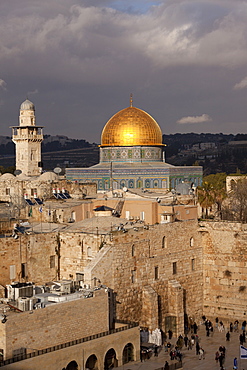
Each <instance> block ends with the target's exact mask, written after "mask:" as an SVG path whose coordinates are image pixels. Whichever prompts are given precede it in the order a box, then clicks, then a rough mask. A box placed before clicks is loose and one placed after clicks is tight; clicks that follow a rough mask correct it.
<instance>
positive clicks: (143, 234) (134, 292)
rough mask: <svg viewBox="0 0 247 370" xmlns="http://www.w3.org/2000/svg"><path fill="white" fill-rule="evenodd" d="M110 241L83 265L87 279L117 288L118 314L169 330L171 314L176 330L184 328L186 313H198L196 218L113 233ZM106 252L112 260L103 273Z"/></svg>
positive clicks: (199, 277) (199, 254) (199, 271)
mask: <svg viewBox="0 0 247 370" xmlns="http://www.w3.org/2000/svg"><path fill="white" fill-rule="evenodd" d="M112 243H113V247H112V248H110V249H109V251H108V253H106V254H105V255H104V256H102V259H101V260H100V261H99V263H98V264H94V265H92V264H90V265H88V266H87V275H86V277H87V279H88V280H87V281H86V282H87V283H89V284H90V281H91V280H92V277H93V276H96V277H97V278H98V279H100V281H101V282H102V283H103V284H105V285H107V286H109V287H111V288H112V289H113V290H114V291H115V292H116V294H117V296H116V299H117V305H116V310H117V316H118V317H119V318H121V319H126V320H131V321H139V322H140V325H141V326H145V327H149V328H150V329H151V330H154V329H155V328H156V327H157V326H159V327H161V328H162V329H163V330H167V327H166V325H165V320H166V316H175V317H176V319H177V327H176V331H178V332H182V331H183V314H184V312H185V313H187V314H188V315H189V316H193V317H194V318H196V317H199V316H200V315H201V312H202V301H203V300H202V297H203V286H202V284H203V271H202V266H203V264H202V258H203V256H202V249H201V244H200V236H199V234H198V228H197V222H194V221H187V222H176V223H171V224H163V225H155V226H153V227H150V228H149V230H142V231H138V232H135V231H129V232H128V233H126V234H121V233H118V232H117V233H113V241H112ZM104 248H105V247H104ZM110 253H111V256H110ZM108 256H110V257H109V258H110V261H111V264H109V263H108V268H109V270H110V271H109V270H108V271H107V274H106V273H105V270H106V265H107V260H108ZM90 268H91V270H90ZM89 272H90V273H91V274H90V273H89ZM110 272H111V273H110ZM170 281H173V282H174V281H175V282H174V283H173V292H174V297H175V298H174V299H175V301H174V300H171V299H170V292H171V290H170V288H169V287H168V285H169V282H170ZM176 282H177V283H178V284H179V286H180V288H177V287H178V285H177V286H176V284H177V283H176ZM174 287H175V288H174ZM174 289H175V290H174ZM178 291H179V293H178ZM175 302H176V303H175ZM176 305H177V306H176ZM181 311H182V312H181ZM150 320H151V321H150Z"/></svg>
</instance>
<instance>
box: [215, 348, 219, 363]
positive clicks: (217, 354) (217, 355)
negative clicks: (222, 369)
mask: <svg viewBox="0 0 247 370" xmlns="http://www.w3.org/2000/svg"><path fill="white" fill-rule="evenodd" d="M219 357H220V354H219V352H218V351H216V352H215V361H216V364H218V362H219Z"/></svg>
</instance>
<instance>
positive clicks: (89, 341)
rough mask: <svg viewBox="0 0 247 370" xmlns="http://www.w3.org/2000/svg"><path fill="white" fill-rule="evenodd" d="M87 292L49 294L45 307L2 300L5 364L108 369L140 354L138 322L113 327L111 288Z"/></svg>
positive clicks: (1, 335) (1, 334) (0, 341)
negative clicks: (20, 305) (32, 307)
mask: <svg viewBox="0 0 247 370" xmlns="http://www.w3.org/2000/svg"><path fill="white" fill-rule="evenodd" d="M84 293H86V292H84ZM84 293H83V292H82V291H81V292H79V293H74V294H69V295H67V296H65V295H62V296H61V295H60V296H59V295H56V296H55V295H54V294H50V296H49V295H48V303H47V306H46V307H45V308H40V309H35V310H31V311H30V310H29V311H26V312H20V310H15V311H14V310H13V308H11V307H12V306H9V305H8V306H6V308H5V311H3V309H4V307H3V306H4V305H0V312H1V316H0V317H1V318H2V319H1V321H0V348H1V356H2V359H1V360H2V363H1V365H4V366H2V367H3V368H4V369H13V370H14V369H20V368H21V369H22V370H26V369H41V368H42V369H47V370H53V369H54V368H58V369H69V370H76V369H84V368H91V369H92V368H98V369H99V370H101V369H102V370H103V369H105V368H110V364H114V365H115V366H118V365H119V366H122V365H124V364H125V363H127V362H129V361H130V360H138V359H139V358H140V357H139V356H140V354H139V348H140V338H139V328H138V326H137V325H136V324H132V325H126V324H123V323H120V322H119V323H116V324H115V325H114V326H115V327H112V324H113V323H112V322H110V318H111V315H110V310H111V307H110V306H111V301H110V300H109V294H108V291H107V290H106V289H99V290H98V289H97V290H94V291H93V292H92V293H91V295H90V296H89V297H88V296H87V295H85V294H84ZM47 294H48V293H47ZM65 298H66V300H65ZM59 300H60V301H61V302H60V303H59ZM56 302H57V303H56ZM3 312H4V313H3ZM3 317H4V319H3Z"/></svg>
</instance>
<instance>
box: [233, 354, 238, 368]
mask: <svg viewBox="0 0 247 370" xmlns="http://www.w3.org/2000/svg"><path fill="white" fill-rule="evenodd" d="M233 369H234V370H237V369H238V359H237V357H235V358H234V360H233Z"/></svg>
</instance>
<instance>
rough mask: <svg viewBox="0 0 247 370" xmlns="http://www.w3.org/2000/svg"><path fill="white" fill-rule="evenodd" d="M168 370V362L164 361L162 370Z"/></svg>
mask: <svg viewBox="0 0 247 370" xmlns="http://www.w3.org/2000/svg"><path fill="white" fill-rule="evenodd" d="M169 369H170V366H169V364H168V362H167V361H166V362H165V366H164V370H169Z"/></svg>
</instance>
